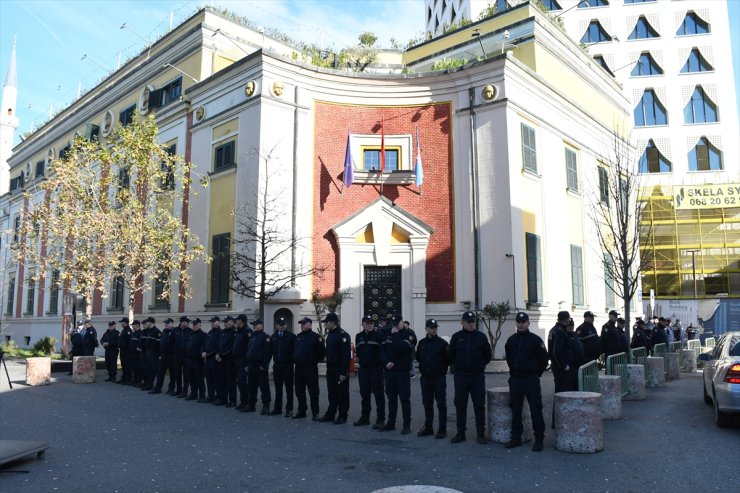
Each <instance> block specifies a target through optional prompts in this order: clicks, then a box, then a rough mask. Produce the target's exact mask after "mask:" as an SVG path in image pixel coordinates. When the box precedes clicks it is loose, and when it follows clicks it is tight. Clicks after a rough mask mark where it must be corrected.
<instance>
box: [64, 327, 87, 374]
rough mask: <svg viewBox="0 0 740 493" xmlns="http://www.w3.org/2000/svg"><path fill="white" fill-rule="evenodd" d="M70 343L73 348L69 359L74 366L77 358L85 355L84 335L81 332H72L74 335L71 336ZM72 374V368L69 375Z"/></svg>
mask: <svg viewBox="0 0 740 493" xmlns="http://www.w3.org/2000/svg"><path fill="white" fill-rule="evenodd" d="M69 342H70V344H71V345H72V348H71V349H70V351H69V357H70V359H71V360H72V364H73V365H74V357H75V356H84V355H85V347H84V346H83V345H82V334H80V333H79V331H75V332H72V335H70V336H69ZM71 374H72V369H71V368H70V370H69V373H68V375H71Z"/></svg>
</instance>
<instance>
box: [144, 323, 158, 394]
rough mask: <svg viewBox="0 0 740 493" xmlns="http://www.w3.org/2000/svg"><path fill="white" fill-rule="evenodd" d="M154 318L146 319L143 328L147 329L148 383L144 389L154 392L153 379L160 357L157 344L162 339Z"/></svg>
mask: <svg viewBox="0 0 740 493" xmlns="http://www.w3.org/2000/svg"><path fill="white" fill-rule="evenodd" d="M155 324H156V321H155V320H154V317H149V318H147V319H146V322H145V324H144V325H145V326H146V327H147V328H148V329H149V334H148V336H147V342H146V362H147V372H148V373H147V377H148V379H149V380H148V382H147V385H146V388H147V389H148V390H154V378H155V377H156V376H157V369H158V363H159V357H160V347H159V343H160V340H161V338H162V331H161V330H159V328H158V327H157V326H156V325H155Z"/></svg>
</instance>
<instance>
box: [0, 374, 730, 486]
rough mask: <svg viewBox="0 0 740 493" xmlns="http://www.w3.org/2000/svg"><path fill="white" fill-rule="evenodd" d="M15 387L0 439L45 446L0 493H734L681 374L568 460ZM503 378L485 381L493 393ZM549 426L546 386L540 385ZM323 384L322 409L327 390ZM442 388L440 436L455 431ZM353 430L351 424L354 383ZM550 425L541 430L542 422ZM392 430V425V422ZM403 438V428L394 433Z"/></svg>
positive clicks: (96, 389) (117, 391)
mask: <svg viewBox="0 0 740 493" xmlns="http://www.w3.org/2000/svg"><path fill="white" fill-rule="evenodd" d="M8 367H9V369H10V370H11V379H12V380H15V381H16V382H17V383H14V386H15V387H16V388H15V389H14V390H13V391H8V386H7V381H6V379H5V375H4V372H3V373H2V374H0V377H1V380H0V392H1V393H0V439H15V440H43V441H48V442H49V444H50V448H49V450H48V451H47V452H46V457H45V459H43V460H35V459H29V460H25V461H21V462H15V463H13V464H9V465H6V466H4V467H0V491H2V492H4V493H10V492H12V493H15V492H19V493H20V492H33V493H39V492H47V491H49V492H53V491H61V492H67V491H70V492H71V491H87V492H116V491H120V492H191V491H208V492H214V491H215V492H232V491H234V492H255V493H257V492H269V493H279V492H321V493H329V492H343V493H344V492H352V493H364V492H371V491H374V490H376V489H380V488H385V487H389V486H396V485H424V484H427V485H437V486H445V487H448V488H453V489H456V490H460V491H464V492H550V491H552V492H558V493H563V492H567V491H593V492H596V491H605V492H606V491H609V492H643V491H651V492H662V491H666V492H669V491H670V492H683V491H702V492H709V491H727V492H730V491H737V490H738V485H740V467H739V466H738V456H739V453H740V426H738V425H737V423H736V426H734V427H733V428H730V429H720V428H717V427H716V426H715V425H714V422H713V412H712V408H711V406H707V405H706V404H704V402H703V400H702V398H701V385H702V384H701V376H700V374H694V375H686V374H682V378H681V379H680V380H678V381H672V382H669V383H668V384H667V385H666V387H664V388H661V389H651V390H649V391H648V399H647V400H646V401H641V402H624V403H623V409H622V418H621V419H619V420H615V421H605V426H604V428H605V430H604V447H605V450H604V451H603V452H602V453H599V454H593V455H574V454H567V453H564V452H560V451H557V450H555V449H554V448H553V443H552V435H553V433H552V431H551V430H548V436H547V437H546V438H545V450H544V452H541V453H533V452H531V450H530V444H525V446H523V447H521V448H517V449H513V450H506V449H504V448H503V446H502V445H499V444H488V445H485V446H482V445H478V444H477V443H475V439H474V438H475V436H474V432H473V431H472V430H474V429H475V426H474V424H473V418H472V408H471V409H469V412H468V421H469V424H468V430H469V431H468V440H467V442H464V443H461V444H456V445H453V444H450V443H449V441H448V440H435V439H434V438H432V437H426V438H418V437H416V435H415V433H414V434H412V435H408V436H401V435H400V434H399V433H398V432H385V433H381V432H378V431H375V430H371V429H369V427H361V428H358V427H353V426H351V424H350V423H348V424H345V425H339V426H338V425H334V424H324V423H316V422H311V421H306V420H290V419H286V418H283V417H281V416H271V417H270V416H259V415H255V414H251V413H250V414H245V413H238V412H236V411H234V410H233V409H226V408H223V407H214V406H212V405H210V404H198V403H195V402H186V401H184V400H182V399H175V398H172V397H170V396H167V395H149V394H147V393H145V392H142V391H140V390H138V389H134V388H131V387H125V386H120V385H114V384H110V383H105V382H103V381H102V380H103V379H104V378H105V377H106V375H105V372H103V371H99V372H98V382H97V383H94V384H89V385H74V384H72V382H71V377H67V376H66V375H64V374H62V375H60V374H55V375H54V376H55V377H56V378H57V379H56V380H55V381H54V382H53V383H52V385H49V386H44V387H25V386H23V385H21V383H22V381H23V379H24V367H23V366H22V364H21V363H18V362H13V361H10V362H9V364H8ZM506 380H507V376H506V375H488V376H487V384H488V386H489V387H494V386H501V385H506ZM542 383H543V394H544V396H545V405H546V409H545V416H546V418H547V416H549V413H550V410H551V408H550V403H551V401H552V388H553V385H552V376H551V375H550V374H546V375H545V376H543V378H542ZM323 385H324V383H323V381H322V396H321V403H322V411H323V409H324V408H325V405H326V403H325V402H326V401H325V399H326V392H325V388H324V386H323ZM451 388H452V379H451V377H448V409H449V423H450V424H449V429H450V431H453V430H454V428H455V426H454V419H455V416H454V407H453V406H452V392H451ZM351 389H352V391H351V403H352V408H351V411H350V421H354V420H355V419H356V418H357V417H358V414H359V404H360V397H359V392H358V390H357V379H356V378H352V381H351ZM412 391H413V393H412V413H413V420H412V427H413V428H414V430H416V429H417V428H418V427H419V426H421V424H422V422H423V418H422V416H423V411H422V407H421V397H420V392H419V383H418V377H417V378H416V379H414V380H413V381H412ZM546 421H548V420H547V419H546ZM399 424H400V423H399ZM399 429H400V428H399Z"/></svg>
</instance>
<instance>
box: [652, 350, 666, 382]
mask: <svg viewBox="0 0 740 493" xmlns="http://www.w3.org/2000/svg"><path fill="white" fill-rule="evenodd" d="M653 356H655V357H656V358H663V369H664V370H665V373H666V374H667V373H668V362H667V361H666V360H667V359H668V344H666V343H660V344H656V345H655V346H653Z"/></svg>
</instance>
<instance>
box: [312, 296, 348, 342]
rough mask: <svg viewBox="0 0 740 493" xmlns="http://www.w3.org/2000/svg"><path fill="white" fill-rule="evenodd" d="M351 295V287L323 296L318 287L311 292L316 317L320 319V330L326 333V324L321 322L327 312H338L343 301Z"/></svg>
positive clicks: (322, 333) (320, 332) (321, 332)
mask: <svg viewBox="0 0 740 493" xmlns="http://www.w3.org/2000/svg"><path fill="white" fill-rule="evenodd" d="M348 296H349V289H345V290H343V291H335V292H334V294H332V295H331V296H322V295H321V291H320V290H319V289H318V288H317V289H314V291H313V293H311V303H312V304H313V308H314V312H315V313H316V319H317V321H318V324H319V326H318V332H319V334H321V335H322V336H323V335H324V324H323V323H322V322H321V320H323V318H324V316H325V315H326V314H327V313H337V310H339V309H340V308H341V306H342V303H343V302H344V300H345V299H347V297H348Z"/></svg>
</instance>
